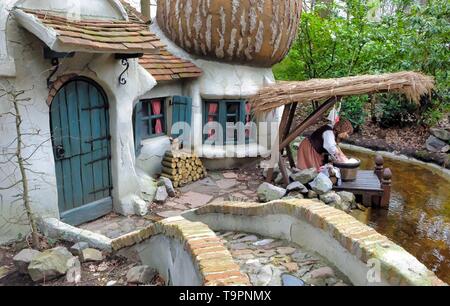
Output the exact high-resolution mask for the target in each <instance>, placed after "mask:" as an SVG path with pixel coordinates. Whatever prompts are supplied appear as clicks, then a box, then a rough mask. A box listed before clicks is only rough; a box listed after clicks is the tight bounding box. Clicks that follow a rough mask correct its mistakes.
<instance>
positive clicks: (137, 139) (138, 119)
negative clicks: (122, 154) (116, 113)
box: [134, 102, 142, 156]
mask: <svg viewBox="0 0 450 306" xmlns="http://www.w3.org/2000/svg"><path fill="white" fill-rule="evenodd" d="M141 126H142V102H138V104H136V107H135V108H134V149H135V151H136V156H138V155H139V154H140V153H141V148H142V131H141Z"/></svg>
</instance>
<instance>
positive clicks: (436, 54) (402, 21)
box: [274, 0, 450, 125]
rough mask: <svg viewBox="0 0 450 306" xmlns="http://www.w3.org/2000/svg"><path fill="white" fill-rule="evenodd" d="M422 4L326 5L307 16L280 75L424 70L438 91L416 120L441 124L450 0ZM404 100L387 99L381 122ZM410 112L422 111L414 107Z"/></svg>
mask: <svg viewBox="0 0 450 306" xmlns="http://www.w3.org/2000/svg"><path fill="white" fill-rule="evenodd" d="M317 2H319V1H317ZM417 2H418V1H413V0H346V1H320V5H316V6H315V7H314V8H312V9H310V10H308V11H305V12H304V13H303V15H302V20H301V24H300V29H299V37H298V39H297V40H296V41H295V43H294V45H293V47H292V49H291V51H290V53H289V55H288V57H287V58H286V59H285V60H284V61H283V62H281V63H280V64H278V65H277V66H275V67H274V72H275V75H276V77H277V78H278V79H283V80H307V79H311V78H331V77H345V76H350V75H357V74H375V73H384V72H396V71H401V70H413V71H422V72H424V73H426V74H429V75H432V76H434V77H435V78H436V82H437V88H436V91H435V93H434V94H433V95H432V96H430V97H429V98H428V99H424V101H423V106H422V107H421V111H420V114H421V116H419V118H418V120H416V121H415V122H417V123H421V124H434V123H436V122H437V121H438V120H439V119H440V118H441V117H442V115H443V114H444V113H445V112H448V109H449V108H450V89H449V87H450V86H449V85H450V76H449V71H450V56H449V47H450V42H449V41H450V40H449V38H450V2H449V1H448V0H428V1H426V4H418V3H417ZM423 2H424V1H422V3H423ZM385 99H388V100H396V101H391V102H386V100H385ZM399 99H400V98H399V97H398V95H388V96H387V97H385V98H383V99H381V100H382V101H383V103H384V106H382V108H383V107H384V114H385V115H382V116H381V118H384V119H386V120H390V119H389V118H390V117H391V116H390V115H388V114H391V113H393V110H394V108H395V107H403V106H405V105H404V104H405V102H404V101H402V100H399ZM363 100H364V99H362V100H350V101H351V102H350V103H353V105H350V106H348V109H347V111H348V112H349V113H353V115H355V114H356V112H355V110H356V107H362V106H361V105H360V104H361V102H362V101H363ZM365 100H366V101H367V99H365ZM356 101H358V102H356ZM351 109H353V110H351ZM408 110H410V111H412V112H415V111H416V110H413V109H412V108H410V107H408ZM411 115H414V114H411ZM349 116H350V119H352V120H355V123H360V122H361V118H358V119H357V118H355V117H354V116H353V117H352V115H349ZM393 118H395V116H394V117H393ZM405 118H406V117H405ZM405 123H406V122H405ZM402 124H403V123H402ZM387 125H390V124H387Z"/></svg>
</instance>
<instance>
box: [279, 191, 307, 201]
mask: <svg viewBox="0 0 450 306" xmlns="http://www.w3.org/2000/svg"><path fill="white" fill-rule="evenodd" d="M304 198H305V196H304V195H303V194H301V193H300V192H298V191H294V192H291V193H290V194H289V195H288V196H285V197H284V198H283V199H285V200H298V199H304Z"/></svg>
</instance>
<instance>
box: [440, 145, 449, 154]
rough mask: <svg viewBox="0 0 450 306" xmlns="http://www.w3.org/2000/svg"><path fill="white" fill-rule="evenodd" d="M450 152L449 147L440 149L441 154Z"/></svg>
mask: <svg viewBox="0 0 450 306" xmlns="http://www.w3.org/2000/svg"><path fill="white" fill-rule="evenodd" d="M449 151H450V145H446V146H445V147H443V148H442V149H441V153H447V152H449Z"/></svg>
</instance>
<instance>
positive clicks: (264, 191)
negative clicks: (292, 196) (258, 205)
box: [257, 182, 286, 203]
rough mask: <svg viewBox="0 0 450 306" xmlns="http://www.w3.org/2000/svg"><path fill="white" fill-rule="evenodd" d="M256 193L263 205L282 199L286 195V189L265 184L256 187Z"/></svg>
mask: <svg viewBox="0 0 450 306" xmlns="http://www.w3.org/2000/svg"><path fill="white" fill-rule="evenodd" d="M257 193H258V199H259V201H261V202H263V203H264V202H270V201H274V200H279V199H281V198H283V197H284V196H285V194H286V189H284V188H280V187H277V186H274V185H272V184H269V183H267V182H265V183H262V184H261V185H260V186H259V187H258V190H257Z"/></svg>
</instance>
